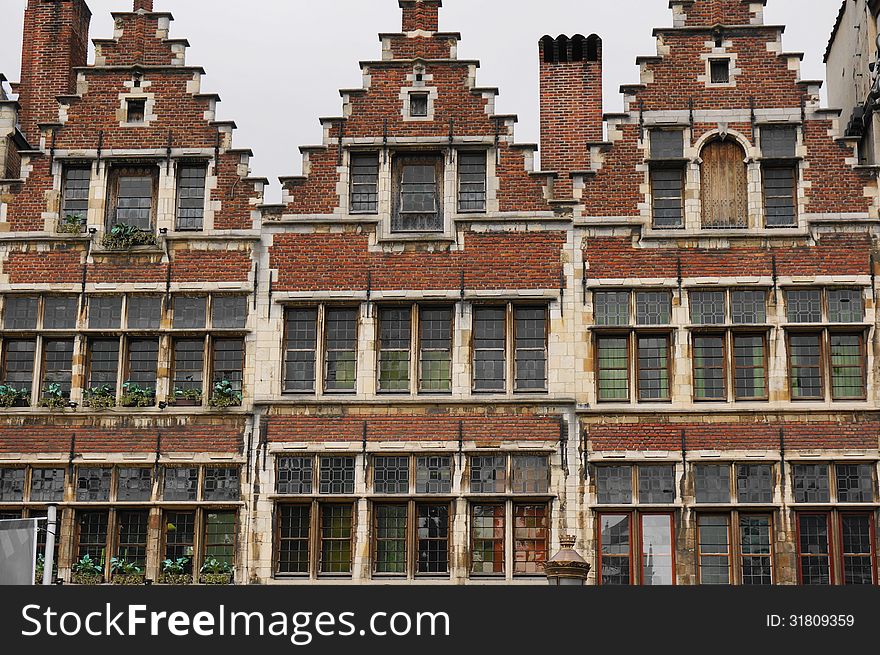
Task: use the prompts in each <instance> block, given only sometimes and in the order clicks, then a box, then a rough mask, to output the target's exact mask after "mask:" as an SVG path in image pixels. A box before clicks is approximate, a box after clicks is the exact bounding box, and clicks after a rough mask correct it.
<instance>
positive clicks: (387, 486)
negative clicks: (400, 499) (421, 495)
mask: <svg viewBox="0 0 880 655" xmlns="http://www.w3.org/2000/svg"><path fill="white" fill-rule="evenodd" d="M373 491H374V492H375V493H377V494H406V493H409V457H374V458H373Z"/></svg>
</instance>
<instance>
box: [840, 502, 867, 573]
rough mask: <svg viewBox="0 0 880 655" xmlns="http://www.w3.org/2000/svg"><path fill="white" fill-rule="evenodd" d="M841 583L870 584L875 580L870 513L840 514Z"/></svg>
mask: <svg viewBox="0 0 880 655" xmlns="http://www.w3.org/2000/svg"><path fill="white" fill-rule="evenodd" d="M840 549H841V553H840V556H841V560H842V565H843V566H842V569H843V583H844V584H847V585H870V584H874V582H875V581H876V556H875V550H874V521H873V518H872V515H871V514H841V515H840Z"/></svg>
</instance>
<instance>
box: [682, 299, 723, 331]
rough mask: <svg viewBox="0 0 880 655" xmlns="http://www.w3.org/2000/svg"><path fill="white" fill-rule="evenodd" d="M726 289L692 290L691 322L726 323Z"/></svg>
mask: <svg viewBox="0 0 880 655" xmlns="http://www.w3.org/2000/svg"><path fill="white" fill-rule="evenodd" d="M725 295H726V294H725V293H724V291H691V293H690V301H691V322H692V323H693V324H694V325H724V322H725V311H724V302H725Z"/></svg>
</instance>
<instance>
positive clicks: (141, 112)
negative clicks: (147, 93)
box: [125, 98, 147, 125]
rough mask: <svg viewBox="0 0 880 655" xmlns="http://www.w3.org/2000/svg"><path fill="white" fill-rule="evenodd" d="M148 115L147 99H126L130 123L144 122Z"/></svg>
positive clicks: (127, 117)
mask: <svg viewBox="0 0 880 655" xmlns="http://www.w3.org/2000/svg"><path fill="white" fill-rule="evenodd" d="M146 115H147V101H146V99H144V98H130V99H129V100H127V101H126V117H125V120H126V122H128V123H132V124H135V125H138V124H142V123H144V121H145V117H146Z"/></svg>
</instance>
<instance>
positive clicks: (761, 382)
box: [733, 333, 767, 400]
mask: <svg viewBox="0 0 880 655" xmlns="http://www.w3.org/2000/svg"><path fill="white" fill-rule="evenodd" d="M733 362H734V367H735V369H734V385H735V392H736V399H737V400H764V399H766V398H767V337H766V336H765V335H763V334H736V333H735V334H734V335H733Z"/></svg>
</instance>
